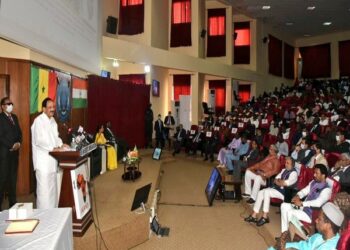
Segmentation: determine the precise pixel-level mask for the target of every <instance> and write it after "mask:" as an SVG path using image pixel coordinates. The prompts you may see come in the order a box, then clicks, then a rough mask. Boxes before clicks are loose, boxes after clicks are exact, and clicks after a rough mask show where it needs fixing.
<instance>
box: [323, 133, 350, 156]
mask: <svg viewBox="0 0 350 250" xmlns="http://www.w3.org/2000/svg"><path fill="white" fill-rule="evenodd" d="M335 140H336V145H332V146H331V147H329V148H328V149H327V151H329V152H336V153H349V148H350V144H349V143H348V142H347V141H346V140H345V134H344V131H341V130H338V132H337V135H336V136H335Z"/></svg>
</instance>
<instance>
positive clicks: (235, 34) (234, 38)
mask: <svg viewBox="0 0 350 250" xmlns="http://www.w3.org/2000/svg"><path fill="white" fill-rule="evenodd" d="M237 35H238V34H237V32H235V33H233V40H236V39H237Z"/></svg>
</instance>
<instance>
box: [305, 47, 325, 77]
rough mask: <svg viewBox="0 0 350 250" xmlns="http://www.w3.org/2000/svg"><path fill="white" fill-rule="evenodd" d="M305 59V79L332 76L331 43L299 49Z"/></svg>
mask: <svg viewBox="0 0 350 250" xmlns="http://www.w3.org/2000/svg"><path fill="white" fill-rule="evenodd" d="M299 51H300V54H301V57H302V59H303V69H302V73H301V75H302V77H303V78H318V77H330V76H331V45H330V44H329V43H326V44H321V45H315V46H310V47H301V48H300V49H299Z"/></svg>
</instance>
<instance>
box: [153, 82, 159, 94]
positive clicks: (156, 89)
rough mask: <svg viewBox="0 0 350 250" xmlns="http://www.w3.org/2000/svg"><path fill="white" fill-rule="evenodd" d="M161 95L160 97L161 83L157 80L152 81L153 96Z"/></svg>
mask: <svg viewBox="0 0 350 250" xmlns="http://www.w3.org/2000/svg"><path fill="white" fill-rule="evenodd" d="M159 95H160V89H159V82H158V81H157V80H152V96H159Z"/></svg>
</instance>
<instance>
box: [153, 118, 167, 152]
mask: <svg viewBox="0 0 350 250" xmlns="http://www.w3.org/2000/svg"><path fill="white" fill-rule="evenodd" d="M154 131H155V132H156V147H158V148H163V147H164V133H165V131H164V123H163V121H162V116H161V114H159V115H158V120H156V121H155V123H154Z"/></svg>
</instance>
